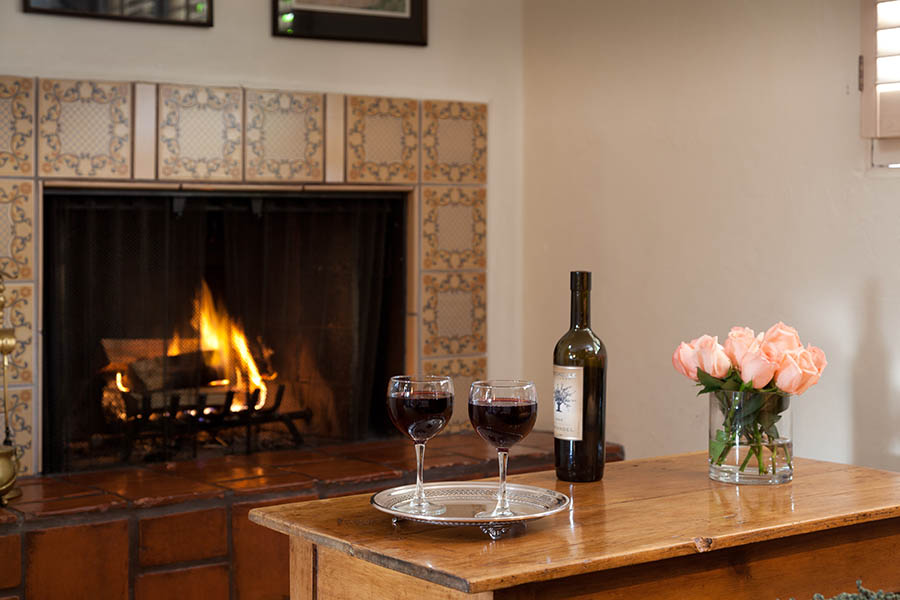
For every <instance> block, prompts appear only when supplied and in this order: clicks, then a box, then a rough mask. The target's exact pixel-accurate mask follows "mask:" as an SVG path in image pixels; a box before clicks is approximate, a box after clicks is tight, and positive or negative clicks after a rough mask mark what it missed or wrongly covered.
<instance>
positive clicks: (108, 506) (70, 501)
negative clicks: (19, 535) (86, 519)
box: [9, 494, 128, 521]
mask: <svg viewBox="0 0 900 600" xmlns="http://www.w3.org/2000/svg"><path fill="white" fill-rule="evenodd" d="M9 506H10V508H13V509H15V510H17V511H19V512H21V513H22V514H24V515H25V520H26V521H31V520H33V519H40V518H43V517H55V516H60V515H74V514H80V513H93V512H106V511H109V510H113V509H122V508H127V507H128V502H126V501H125V500H123V499H122V498H120V497H118V496H114V495H112V494H94V495H91V496H74V497H72V498H55V499H53V500H41V501H38V502H23V503H18V501H16V500H14V501H12V502H10V503H9Z"/></svg>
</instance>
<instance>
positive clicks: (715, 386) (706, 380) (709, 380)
mask: <svg viewBox="0 0 900 600" xmlns="http://www.w3.org/2000/svg"><path fill="white" fill-rule="evenodd" d="M697 379H699V380H700V383H701V384H703V389H704V390H706V391H707V392H714V391H716V390H721V389H722V384H723V383H724V382H723V381H722V380H721V379H719V378H718V377H713V376H712V375H710V374H709V373H707V372H706V371H704V370H703V369H701V368H700V367H697ZM700 393H701V394H702V393H704V392H703V391H702V390H701V392H700Z"/></svg>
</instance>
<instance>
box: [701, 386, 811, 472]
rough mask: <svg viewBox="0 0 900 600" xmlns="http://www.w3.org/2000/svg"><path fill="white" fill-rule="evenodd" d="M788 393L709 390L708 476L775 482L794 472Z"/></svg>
mask: <svg viewBox="0 0 900 600" xmlns="http://www.w3.org/2000/svg"><path fill="white" fill-rule="evenodd" d="M791 436H792V422H791V397H790V396H789V395H785V394H779V393H769V392H761V391H758V390H748V391H744V392H739V391H738V392H732V391H724V390H720V391H716V392H710V393H709V478H710V479H712V480H714V481H721V482H723V483H736V484H758V485H768V484H779V483H787V482H789V481H791V480H792V479H793V477H794V466H793V460H794V448H793V443H792V441H791Z"/></svg>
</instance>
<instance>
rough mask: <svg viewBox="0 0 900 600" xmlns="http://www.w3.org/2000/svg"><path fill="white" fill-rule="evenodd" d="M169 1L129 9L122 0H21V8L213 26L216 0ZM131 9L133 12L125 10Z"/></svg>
mask: <svg viewBox="0 0 900 600" xmlns="http://www.w3.org/2000/svg"><path fill="white" fill-rule="evenodd" d="M170 2H172V0H147V2H145V3H144V4H143V6H141V7H138V8H131V9H129V8H127V5H126V3H125V2H123V1H122V0H118V1H111V2H107V3H105V4H104V3H100V2H95V1H93V0H80V1H79V0H74V1H73V0H22V10H23V12H26V13H37V14H45V15H60V16H67V17H87V18H91V19H111V20H115V21H132V22H138V23H159V24H162V25H188V26H190V27H212V26H213V0H183V2H181V3H179V5H178V7H173V8H169V6H170ZM182 9H183V11H184V12H183V13H182ZM128 10H131V12H130V13H128V12H126V11H128Z"/></svg>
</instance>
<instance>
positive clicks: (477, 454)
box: [454, 438, 553, 461]
mask: <svg viewBox="0 0 900 600" xmlns="http://www.w3.org/2000/svg"><path fill="white" fill-rule="evenodd" d="M527 441H528V440H527V438H526V440H525V442H523V444H524V443H527ZM523 444H516V445H515V446H513V447H512V448H510V449H509V458H510V460H511V461H512V460H515V459H516V458H529V459H532V458H533V459H540V458H543V457H546V456H550V459H551V461H552V459H553V449H552V448H551V449H550V451H549V452H548V451H547V450H545V449H542V448H533V447H531V446H526V445H523ZM454 452H458V453H460V454H462V455H463V456H468V457H471V458H474V459H478V460H486V461H490V460H494V461H496V460H497V449H496V448H494V447H493V446H491V445H490V444H488V443H487V442H485V441H481V442H480V443H475V444H472V445H471V446H470V447H468V448H460V449H454Z"/></svg>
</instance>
